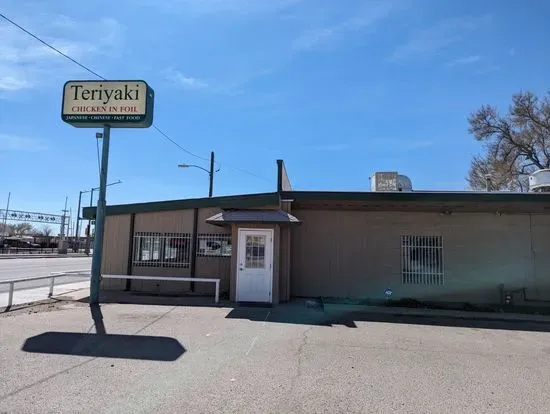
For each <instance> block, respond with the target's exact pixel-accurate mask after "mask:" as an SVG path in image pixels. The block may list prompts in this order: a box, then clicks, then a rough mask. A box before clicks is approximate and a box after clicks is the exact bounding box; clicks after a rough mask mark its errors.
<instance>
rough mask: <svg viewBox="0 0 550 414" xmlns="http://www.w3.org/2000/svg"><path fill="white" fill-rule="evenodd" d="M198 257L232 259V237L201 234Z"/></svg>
mask: <svg viewBox="0 0 550 414" xmlns="http://www.w3.org/2000/svg"><path fill="white" fill-rule="evenodd" d="M197 256H208V257H231V235H230V234H199V235H198V237H197Z"/></svg>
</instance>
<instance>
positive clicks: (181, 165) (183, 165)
mask: <svg viewBox="0 0 550 414" xmlns="http://www.w3.org/2000/svg"><path fill="white" fill-rule="evenodd" d="M178 167H180V168H190V167H194V168H198V169H200V170H203V171H204V172H206V173H208V174H210V171H208V170H207V169H206V168H203V167H201V166H200V165H195V164H180V165H178Z"/></svg>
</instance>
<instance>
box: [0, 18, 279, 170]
mask: <svg viewBox="0 0 550 414" xmlns="http://www.w3.org/2000/svg"><path fill="white" fill-rule="evenodd" d="M0 17H2V18H3V19H4V20H6V21H7V22H9V23H11V24H12V25H14V26H15V27H17V28H18V29H19V30H21V31H23V32H25V33H26V34H28V35H29V36H31V37H32V38H34V39H36V40H38V41H39V42H40V43H42V44H43V45H45V46H47V47H48V48H50V49H52V50H53V51H55V52H56V53H58V54H60V55H61V56H63V57H64V58H66V59H68V60H70V61H71V62H73V63H75V64H76V65H78V66H80V67H81V68H82V69H84V70H85V71H87V72H89V73H91V74H92V75H94V76H96V77H98V78H99V79H102V80H107V79H106V78H105V77H103V76H101V75H100V74H99V73H97V72H96V71H94V70H92V69H90V68H89V67H87V66H85V65H83V64H82V63H80V62H78V61H77V60H75V59H73V58H72V57H70V56H69V55H67V54H65V53H63V52H62V51H60V50H59V49H57V48H56V47H54V46H52V45H51V44H49V43H48V42H46V41H44V40H42V39H41V38H40V37H38V36H36V35H35V34H33V33H31V32H30V31H28V30H27V29H25V28H24V27H23V26H21V25H19V24H17V23H16V22H14V21H13V20H11V19H9V18H8V17H6V16H5V15H4V14H2V13H0ZM153 128H155V129H156V130H157V132H158V133H160V134H161V135H162V136H163V137H164V138H165V139H166V140H168V141H169V142H171V143H172V144H174V145H175V146H177V147H178V148H179V149H180V150H182V151H183V152H185V153H187V154H189V155H191V156H193V157H195V158H198V159H200V160H203V161H210V160H209V158H206V157H201V156H200V155H197V154H195V153H193V152H191V151H189V150H187V149H186V148H184V147H183V146H181V145H180V144H178V143H177V142H176V141H174V140H173V139H172V138H170V137H169V136H168V134H166V133H165V132H164V131H162V130H161V129H160V128H159V127H157V126H156V125H153ZM97 151H98V157H99V144H98V145H97ZM98 162H99V158H98ZM216 164H218V166H219V167H220V168H221V164H220V163H219V162H217V161H216ZM225 165H227V164H225ZM98 166H99V165H98ZM227 167H229V168H230V169H232V170H235V171H239V172H242V173H244V174H248V175H250V176H252V177H257V178H261V179H263V180H267V179H266V178H265V177H262V176H260V175H258V174H255V173H253V172H251V171H248V170H245V169H243V168H237V167H232V166H230V165H227ZM100 174H101V171H100ZM267 181H269V180H267Z"/></svg>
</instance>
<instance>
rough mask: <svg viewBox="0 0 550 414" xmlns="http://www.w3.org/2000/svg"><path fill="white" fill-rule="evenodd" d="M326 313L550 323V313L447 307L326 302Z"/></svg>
mask: <svg viewBox="0 0 550 414" xmlns="http://www.w3.org/2000/svg"><path fill="white" fill-rule="evenodd" d="M324 310H325V313H338V314H346V313H370V314H378V315H390V316H413V317H425V318H430V317H435V318H448V319H449V318H450V319H465V320H478V321H503V322H539V323H550V315H531V314H523V313H504V312H470V311H458V310H447V309H420V308H401V307H390V306H387V307H386V306H365V305H340V304H332V303H325V304H324Z"/></svg>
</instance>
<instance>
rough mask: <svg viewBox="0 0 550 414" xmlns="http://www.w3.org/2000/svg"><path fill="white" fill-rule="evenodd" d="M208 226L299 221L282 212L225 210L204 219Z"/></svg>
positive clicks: (293, 222)
mask: <svg viewBox="0 0 550 414" xmlns="http://www.w3.org/2000/svg"><path fill="white" fill-rule="evenodd" d="M206 222H207V223H209V224H215V225H218V226H224V225H227V224H234V223H235V224H238V223H243V224H253V223H258V224H282V225H285V224H286V225H289V224H299V223H300V220H298V219H297V218H296V217H294V216H293V215H292V214H290V213H287V212H286V211H282V210H227V211H222V212H221V213H218V214H216V215H214V216H212V217H210V218H207V219H206Z"/></svg>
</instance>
